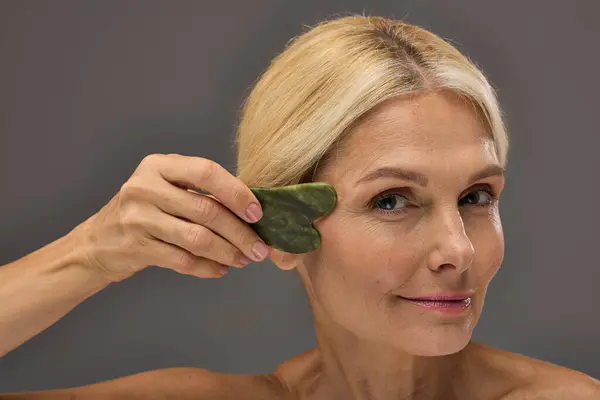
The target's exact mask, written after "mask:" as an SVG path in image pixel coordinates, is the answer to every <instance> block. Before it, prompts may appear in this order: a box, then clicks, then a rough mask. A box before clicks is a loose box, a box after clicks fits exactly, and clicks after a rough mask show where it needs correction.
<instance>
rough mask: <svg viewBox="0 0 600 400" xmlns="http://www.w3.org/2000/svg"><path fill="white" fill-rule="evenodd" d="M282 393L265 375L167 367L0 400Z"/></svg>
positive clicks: (237, 397)
mask: <svg viewBox="0 0 600 400" xmlns="http://www.w3.org/2000/svg"><path fill="white" fill-rule="evenodd" d="M285 396H286V394H285V393H284V391H283V389H282V386H281V384H279V383H278V381H277V380H276V379H275V378H270V377H268V376H259V375H254V376H251V375H245V376H244V375H227V374H218V373H214V372H210V371H207V370H204V369H200V368H168V369H162V370H155V371H148V372H143V373H139V374H135V375H130V376H127V377H124V378H118V379H114V380H110V381H106V382H100V383H95V384H93V385H88V386H81V387H76V388H72V389H57V390H47V391H34V392H23V393H9V394H4V395H2V394H0V400H63V399H64V400H67V399H69V400H70V399H90V400H93V399H132V400H135V399H144V400H153V399H178V400H185V399H195V400H202V399H207V400H208V399H210V400H244V399H248V400H249V399H256V400H258V399H260V400H268V399H278V400H284V399H285V398H286V397H285Z"/></svg>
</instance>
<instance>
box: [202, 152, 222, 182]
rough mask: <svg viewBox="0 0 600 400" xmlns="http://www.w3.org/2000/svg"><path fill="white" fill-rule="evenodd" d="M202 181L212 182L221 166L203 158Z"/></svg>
mask: <svg viewBox="0 0 600 400" xmlns="http://www.w3.org/2000/svg"><path fill="white" fill-rule="evenodd" d="M200 162H201V166H200V177H199V178H200V180H201V181H210V180H211V179H213V177H214V176H215V174H216V172H217V170H218V169H219V165H218V164H217V163H216V162H214V161H212V160H209V159H206V158H202V159H200Z"/></svg>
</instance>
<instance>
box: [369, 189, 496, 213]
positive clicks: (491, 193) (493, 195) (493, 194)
mask: <svg viewBox="0 0 600 400" xmlns="http://www.w3.org/2000/svg"><path fill="white" fill-rule="evenodd" d="M476 192H485V193H487V194H488V195H489V196H490V198H491V199H490V201H488V202H485V203H484V204H474V205H473V204H465V205H467V206H469V205H472V206H474V207H488V206H490V205H491V204H492V203H493V202H494V201H496V200H497V199H498V195H497V193H496V191H495V190H494V189H493V188H492V187H491V186H490V185H487V184H484V185H481V186H479V187H475V188H474V189H473V190H471V191H470V192H469V193H468V194H467V195H465V196H464V197H463V198H462V199H464V198H465V197H466V196H468V195H470V194H472V193H476ZM391 196H400V197H403V198H405V199H406V200H407V201H408V202H410V200H409V199H408V197H406V196H405V195H403V194H401V193H397V192H388V193H385V194H382V195H379V196H377V197H375V199H373V201H372V202H371V204H370V208H371V209H374V210H377V212H380V213H382V214H388V215H389V214H403V213H405V212H406V209H407V208H408V207H410V204H409V205H407V206H406V207H403V208H401V209H399V210H384V209H381V208H378V207H377V203H378V202H379V201H381V200H382V199H385V198H387V197H391ZM462 199H461V200H462ZM459 201H460V200H459Z"/></svg>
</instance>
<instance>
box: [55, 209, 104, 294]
mask: <svg viewBox="0 0 600 400" xmlns="http://www.w3.org/2000/svg"><path fill="white" fill-rule="evenodd" d="M93 218H94V217H90V218H89V219H88V220H86V221H84V222H83V223H81V224H80V225H78V226H76V227H75V228H74V229H73V230H72V231H71V232H69V233H68V234H67V235H65V236H64V237H63V238H61V239H60V240H62V243H61V245H62V246H63V252H62V254H64V257H65V259H64V260H63V261H64V262H63V263H61V265H62V267H63V268H70V269H73V270H79V274H80V276H81V278H82V279H85V281H86V282H87V284H89V285H90V288H92V289H97V290H100V289H103V288H104V287H106V286H108V285H109V284H110V283H112V282H114V281H115V279H112V278H111V277H110V276H108V274H107V273H105V272H104V271H102V270H101V269H99V268H97V267H96V263H95V261H94V252H93V245H92V243H90V241H89V240H87V234H86V233H87V229H88V227H89V224H90V222H91V220H92V219H93Z"/></svg>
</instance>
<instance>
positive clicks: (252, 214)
mask: <svg viewBox="0 0 600 400" xmlns="http://www.w3.org/2000/svg"><path fill="white" fill-rule="evenodd" d="M246 217H247V218H248V221H249V222H257V221H258V220H259V219H261V218H262V211H261V209H260V207H259V206H258V204H256V203H252V204H250V205H249V206H248V208H247V209H246Z"/></svg>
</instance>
